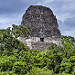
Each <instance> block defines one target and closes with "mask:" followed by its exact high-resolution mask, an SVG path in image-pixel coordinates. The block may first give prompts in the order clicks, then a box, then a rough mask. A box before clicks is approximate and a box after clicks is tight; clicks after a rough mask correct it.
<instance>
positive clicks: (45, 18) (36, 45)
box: [19, 5, 63, 51]
mask: <svg viewBox="0 0 75 75" xmlns="http://www.w3.org/2000/svg"><path fill="white" fill-rule="evenodd" d="M21 24H22V25H24V26H26V27H27V28H28V29H29V30H30V32H31V34H30V35H29V37H30V38H29V39H26V37H24V36H20V37H19V39H20V40H21V41H22V42H23V43H26V44H27V45H28V46H29V47H30V48H33V49H38V50H42V51H44V50H46V49H47V48H48V46H49V45H50V44H51V43H54V44H57V45H59V46H63V45H62V42H61V33H60V30H59V29H58V23H57V19H56V16H55V15H54V14H53V12H52V10H51V9H50V8H48V7H45V6H40V5H35V6H33V5H31V6H30V7H29V8H28V9H27V10H26V12H25V14H24V15H23V17H22V22H21Z"/></svg>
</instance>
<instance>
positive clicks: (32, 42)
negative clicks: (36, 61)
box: [19, 37, 63, 51]
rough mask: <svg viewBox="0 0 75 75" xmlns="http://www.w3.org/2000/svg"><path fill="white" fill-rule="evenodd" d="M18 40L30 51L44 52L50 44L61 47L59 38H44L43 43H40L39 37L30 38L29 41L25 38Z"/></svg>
mask: <svg viewBox="0 0 75 75" xmlns="http://www.w3.org/2000/svg"><path fill="white" fill-rule="evenodd" d="M19 39H20V40H21V41H22V42H23V43H24V44H27V45H28V46H29V47H30V48H31V49H38V50H41V51H44V50H46V49H47V48H48V46H50V44H52V43H54V44H56V45H59V46H62V47H63V45H62V42H61V38H56V37H46V38H44V41H43V42H41V41H40V37H30V38H29V39H26V38H25V37H19Z"/></svg>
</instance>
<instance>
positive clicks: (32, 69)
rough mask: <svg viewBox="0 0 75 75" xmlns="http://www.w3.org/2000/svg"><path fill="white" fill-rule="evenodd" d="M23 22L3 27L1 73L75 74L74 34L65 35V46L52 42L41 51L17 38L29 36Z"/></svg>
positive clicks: (23, 74) (0, 30) (22, 74)
mask: <svg viewBox="0 0 75 75" xmlns="http://www.w3.org/2000/svg"><path fill="white" fill-rule="evenodd" d="M29 33H30V32H29V30H28V29H27V28H26V27H25V26H23V25H19V26H17V25H12V29H11V28H10V27H8V28H7V29H0V75H75V38H74V37H71V36H64V35H62V43H63V44H64V47H60V46H57V45H50V46H49V47H48V49H47V50H45V51H43V52H40V51H39V50H36V49H30V48H29V47H28V46H26V45H24V44H23V43H22V42H21V41H19V40H18V39H17V37H19V36H20V35H22V34H23V35H24V36H26V37H27V36H28V34H29Z"/></svg>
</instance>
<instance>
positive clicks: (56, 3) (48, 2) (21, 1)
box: [0, 0, 75, 37]
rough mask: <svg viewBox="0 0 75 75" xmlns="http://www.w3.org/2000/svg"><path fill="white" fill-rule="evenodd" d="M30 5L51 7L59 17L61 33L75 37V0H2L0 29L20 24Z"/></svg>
mask: <svg viewBox="0 0 75 75" xmlns="http://www.w3.org/2000/svg"><path fill="white" fill-rule="evenodd" d="M30 5H43V6H47V7H49V8H50V9H51V10H52V11H53V13H54V15H56V17H57V20H58V24H59V29H60V31H61V34H62V35H67V36H74V37H75V0H0V29H5V28H7V27H11V26H12V24H16V25H20V24H21V21H22V16H23V14H24V13H25V10H26V9H27V8H28V7H29V6H30Z"/></svg>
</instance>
